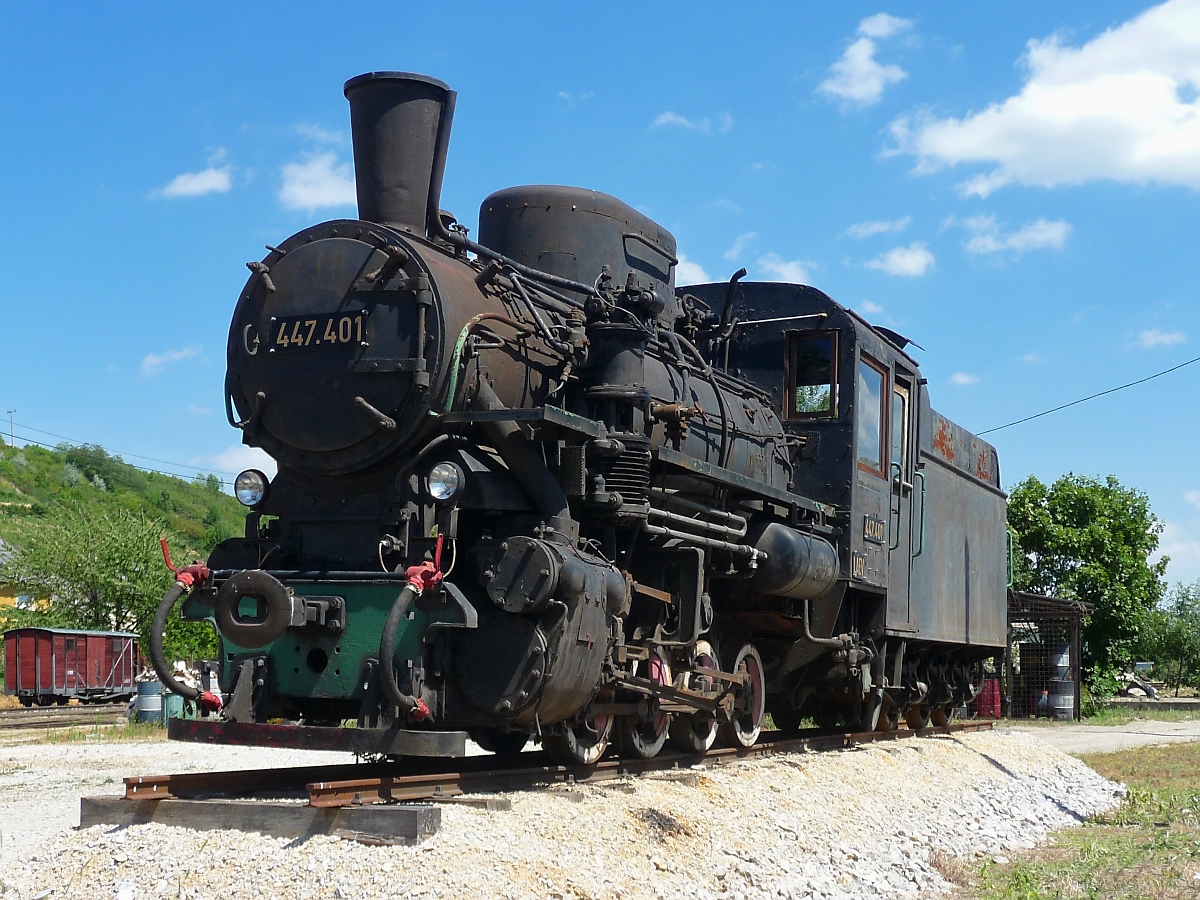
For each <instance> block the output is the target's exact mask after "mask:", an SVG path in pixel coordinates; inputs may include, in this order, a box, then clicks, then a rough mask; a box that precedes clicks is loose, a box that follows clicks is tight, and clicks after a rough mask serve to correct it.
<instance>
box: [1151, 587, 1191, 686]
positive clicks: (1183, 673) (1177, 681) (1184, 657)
mask: <svg viewBox="0 0 1200 900" xmlns="http://www.w3.org/2000/svg"><path fill="white" fill-rule="evenodd" d="M1141 652H1142V655H1143V656H1144V657H1145V658H1146V659H1150V660H1153V662H1154V667H1155V672H1156V673H1157V676H1158V677H1159V678H1161V679H1162V680H1164V681H1166V682H1167V683H1168V684H1173V685H1174V689H1175V691H1176V692H1178V690H1179V686H1180V685H1181V684H1186V685H1189V686H1191V687H1200V581H1197V582H1195V583H1194V584H1177V585H1175V586H1174V587H1173V588H1172V589H1171V591H1170V593H1169V594H1168V596H1167V599H1166V600H1165V601H1164V602H1163V603H1162V605H1160V606H1159V608H1158V609H1156V610H1154V612H1153V614H1152V617H1151V621H1150V626H1149V627H1148V628H1147V629H1146V633H1145V637H1144V641H1143V643H1142V645H1141Z"/></svg>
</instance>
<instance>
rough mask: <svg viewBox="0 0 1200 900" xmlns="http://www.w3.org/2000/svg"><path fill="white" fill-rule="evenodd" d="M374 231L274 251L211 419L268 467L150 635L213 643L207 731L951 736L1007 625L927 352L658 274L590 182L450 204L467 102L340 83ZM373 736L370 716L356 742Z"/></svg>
mask: <svg viewBox="0 0 1200 900" xmlns="http://www.w3.org/2000/svg"><path fill="white" fill-rule="evenodd" d="M345 90H346V96H347V98H348V99H349V101H350V111H351V122H352V130H353V136H354V161H355V169H356V174H357V190H358V201H359V214H360V218H358V219H355V220H339V221H333V222H325V223H323V224H320V225H314V226H312V227H311V228H307V229H305V230H303V231H301V232H300V233H298V234H296V235H293V236H292V237H290V238H288V239H287V240H285V241H283V242H282V243H281V244H279V246H278V247H271V248H268V249H269V250H270V253H269V254H268V255H267V256H266V258H265V259H263V260H262V261H261V262H252V263H250V264H249V268H250V270H251V276H250V279H249V281H248V282H247V284H246V286H245V289H244V290H243V291H242V294H241V296H240V298H239V299H238V303H237V307H236V310H235V311H234V315H233V323H232V326H231V328H230V333H229V345H228V375H227V380H226V394H227V409H228V413H229V419H230V422H231V424H233V425H234V426H235V427H237V428H240V429H241V430H242V435H243V440H244V442H245V443H246V444H249V445H251V446H255V447H261V448H262V449H263V450H265V451H266V452H267V453H269V454H270V455H271V456H272V457H273V458H274V459H275V460H277V462H278V465H279V471H278V474H277V475H275V477H274V478H272V479H268V478H267V477H266V475H264V474H263V473H261V472H257V471H253V470H251V471H248V472H245V473H243V474H242V475H240V476H239V477H238V481H237V485H236V492H237V494H238V497H239V499H240V500H242V502H243V503H245V504H247V505H248V506H250V507H251V508H252V513H251V515H250V516H249V517H248V519H247V530H246V535H245V537H243V538H235V539H231V540H228V541H225V542H223V543H222V544H220V545H219V546H218V547H217V548H216V550H215V551H214V552H213V554H212V556H211V558H210V559H209V561H208V563H207V565H206V566H192V567H189V568H187V569H184V570H180V572H179V580H178V581H177V582H176V586H175V588H174V589H173V590H172V592H171V593H170V594H168V595H167V597H165V598H164V600H163V603H162V605H161V606H160V610H159V616H158V618H157V620H156V628H155V632H156V633H155V635H154V639H153V640H152V645H153V646H152V656H153V657H154V659H155V662H156V666H157V667H158V669H159V674H160V676H161V677H162V678H163V680H164V681H166V682H167V683H168V685H170V686H172V687H173V689H180V690H181V692H183V693H185V694H187V695H189V696H193V695H195V696H196V698H197V699H200V700H201V701H202V705H208V706H210V707H215V704H214V703H213V702H212V698H211V697H207V696H203V697H201V696H199V695H198V692H197V691H194V690H191V689H189V688H187V687H186V686H183V685H173V684H172V681H173V679H172V677H171V673H170V671H168V670H167V668H166V665H165V661H164V660H163V659H162V653H161V632H162V629H163V628H165V627H167V622H168V618H169V613H170V612H171V610H172V609H173V608H174V606H175V605H176V603H177V602H178V600H179V598H180V596H181V595H184V594H185V592H186V598H185V599H184V601H183V603H182V606H181V612H182V615H183V617H184V618H187V619H192V620H208V621H210V622H212V623H213V624H214V625H215V627H216V629H217V631H218V632H219V634H220V639H221V674H220V677H221V687H222V690H223V692H224V696H225V704H224V706H223V708H222V709H221V713H220V720H218V721H213V720H211V719H209V720H202V721H199V722H196V723H177V724H176V725H175V726H174V727H173V735H174V736H176V737H182V738H187V739H192V740H228V741H238V742H244V743H291V744H295V745H299V746H331V747H333V746H340V747H353V748H355V749H360V750H363V749H369V750H374V751H376V752H383V753H389V754H417V755H448V756H452V755H456V754H461V753H462V752H463V746H464V742H465V738H466V737H467V736H468V735H470V736H471V737H473V738H474V739H475V740H477V741H478V742H479V743H480V744H482V745H483V746H484V747H485V748H487V749H490V750H492V751H494V752H496V753H501V754H508V753H514V752H516V751H518V750H520V749H521V748H522V747H523V746H524V745H525V744H526V743H527V742H528V741H529V740H530V739H534V740H540V741H541V742H542V744H543V745H544V746H545V748H546V749H547V750H549V751H550V752H551V753H552V754H553V755H554V756H555V757H556V758H558V759H559V760H560V761H562V762H564V763H571V764H590V763H594V762H595V761H597V760H598V759H599V758H600V757H601V756H602V755H603V754H604V753H605V752H606V750H608V748H609V747H610V746H612V745H615V747H616V750H617V752H619V753H620V754H622V755H625V756H633V757H641V758H649V757H652V756H654V755H655V754H656V753H658V752H659V750H660V749H661V748H662V747H663V746H664V744H665V742H667V741H668V740H669V741H671V742H672V743H673V744H674V745H675V746H677V747H678V748H679V749H680V750H683V751H685V752H690V753H696V752H701V753H702V752H704V751H706V750H707V749H708V748H709V747H711V746H712V745H713V743H714V741H716V740H717V739H718V738H720V739H722V740H723V741H725V742H727V743H731V744H733V745H735V746H737V745H741V746H749V745H750V744H752V743H753V742H754V741H755V740H756V739H757V737H758V734H759V731H760V729H761V728H762V726H763V719H764V716H765V713H767V712H770V713H771V714H772V715H773V718H774V722H775V724H776V726H777V727H778V728H780V729H781V730H785V731H786V730H789V729H795V728H797V727H799V724H800V721H801V719H802V718H804V717H809V716H811V717H813V718H815V719H816V720H817V722H818V723H819V724H822V725H830V726H833V725H842V726H846V727H850V728H854V729H860V730H861V729H864V728H865V729H868V730H869V729H871V728H882V729H889V728H895V727H896V726H897V724H898V721H899V719H900V718H901V717H903V718H905V719H906V720H907V721H908V723H909V724H910V725H911V726H917V727H919V726H921V725H923V724H925V723H928V722H929V721H930V720H931V719H932V720H934V721H935V723H937V724H943V723H944V722H945V720H946V719H947V718H948V717H949V716H950V715H951V714H952V711H953V709H954V708H955V707H956V706H958V705H960V704H962V703H964V702H966V701H968V700H969V699H970V698H971V697H972V695H973V692H974V690H975V688H974V684H975V681H974V673H975V669H976V666H977V664H978V662H979V661H980V660H982V659H983V658H986V657H990V656H992V655H993V654H994V653H995V652H996V649H997V648H998V647H1000V646H1002V645H1003V642H1004V638H1005V621H1004V615H1005V581H1006V542H1005V528H1004V510H1005V498H1004V495H1003V493H1001V491H1000V488H999V472H998V467H997V461H996V454H995V451H994V450H993V449H992V448H991V447H990V446H989V445H987V444H986V443H984V442H983V441H981V440H979V439H978V438H976V437H974V436H972V435H970V434H969V433H967V432H966V431H964V430H963V429H962V428H960V427H959V426H957V425H955V424H953V423H952V422H950V421H948V420H946V419H945V418H944V417H942V416H940V415H939V414H938V413H936V412H935V411H933V409H932V408H931V406H930V401H929V396H928V392H927V390H926V383H925V380H924V379H923V378H922V377H921V373H920V370H919V367H918V365H917V363H916V361H915V360H914V359H913V358H912V357H911V356H909V355H908V353H906V352H905V348H906V346H907V343H908V342H907V341H906V340H905V339H904V338H903V337H901V336H900V335H897V334H895V333H893V332H890V331H888V330H886V329H882V328H874V327H872V326H871V325H870V324H869V323H867V322H866V321H864V320H863V319H862V318H861V317H859V316H858V315H856V314H855V313H853V312H851V311H849V310H847V309H845V308H844V307H842V306H840V305H838V304H837V303H836V302H834V301H833V300H831V299H830V298H829V297H827V296H826V295H825V294H823V293H821V292H820V291H818V290H816V289H814V288H810V287H804V286H797V285H791V284H773V283H746V282H742V281H740V280H739V278H740V276H742V275H744V274H745V273H744V272H740V273H738V274H737V275H735V276H734V277H733V279H731V280H730V281H729V282H728V283H721V284H706V285H694V286H690V287H679V288H677V287H676V286H675V266H676V263H677V261H678V260H677V258H676V247H675V239H674V238H673V237H672V236H671V235H670V234H669V233H668V232H667V231H666V230H664V229H663V228H661V227H660V226H658V225H657V224H656V223H654V222H653V221H651V220H650V219H648V218H647V217H646V216H644V215H642V214H641V213H639V212H637V211H635V210H634V209H632V208H631V207H629V206H627V205H626V204H624V203H622V202H621V201H619V200H617V199H615V198H613V197H609V196H607V195H605V194H600V193H597V192H595V191H590V190H584V189H580V188H569V187H557V186H545V185H542V186H531V187H516V188H509V189H506V190H502V191H499V192H498V193H495V194H493V195H491V196H490V197H488V198H487V199H485V200H484V201H483V204H482V206H481V209H480V220H479V241H478V243H477V242H475V241H473V240H471V239H469V238H468V237H467V229H465V228H463V227H462V226H460V225H459V224H458V223H457V222H456V221H455V219H454V217H453V216H451V215H450V214H448V213H446V212H445V211H443V210H441V209H440V205H439V198H440V192H441V182H442V174H443V171H444V169H445V165H446V157H447V148H448V145H449V137H450V123H451V120H452V117H453V110H454V100H455V94H454V92H453V91H451V90H449V88H447V86H446V85H444V84H442V83H441V82H439V81H436V80H434V79H431V78H426V77H423V76H417V75H409V74H403V73H371V74H367V75H362V76H359V77H358V78H354V79H351V80H350V81H349V82H347V84H346V89H345ZM347 720H353V721H354V724H355V725H356V726H357V727H356V728H344V727H342V726H344V725H347V724H349V722H348V721H347Z"/></svg>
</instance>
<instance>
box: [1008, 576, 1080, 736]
mask: <svg viewBox="0 0 1200 900" xmlns="http://www.w3.org/2000/svg"><path fill="white" fill-rule="evenodd" d="M1094 608H1095V607H1093V606H1092V605H1091V604H1089V603H1082V602H1080V601H1077V600H1063V599H1060V598H1057V597H1044V596H1042V595H1040V594H1030V593H1027V592H1026V591H1011V590H1010V591H1009V592H1008V645H1007V652H1006V653H1005V657H1004V686H1005V690H1004V713H1005V715H1007V716H1008V717H1010V718H1013V719H1024V718H1029V717H1033V716H1045V717H1047V718H1051V719H1064V720H1069V719H1078V718H1079V717H1080V716H1079V714H1080V709H1079V686H1080V682H1081V678H1080V658H1081V652H1082V644H1081V640H1080V632H1081V627H1082V624H1083V620H1084V618H1086V617H1087V616H1088V615H1090V614H1091V613H1092V611H1093V610H1094Z"/></svg>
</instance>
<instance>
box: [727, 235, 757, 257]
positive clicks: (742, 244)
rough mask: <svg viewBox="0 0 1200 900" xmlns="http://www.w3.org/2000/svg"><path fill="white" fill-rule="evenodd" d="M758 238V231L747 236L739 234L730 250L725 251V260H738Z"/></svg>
mask: <svg viewBox="0 0 1200 900" xmlns="http://www.w3.org/2000/svg"><path fill="white" fill-rule="evenodd" d="M756 237H758V232H757V231H747V232H746V233H745V234H739V235H738V236H737V237H736V238H734V239H733V243H732V244H731V245H730V246H729V249H728V250H726V251H725V258H726V259H737V258H738V257H739V256H741V255H742V253H743V251H745V249H746V246H747V245H748V244H749V243H750V242H751V241H752V240H754V239H755V238H756Z"/></svg>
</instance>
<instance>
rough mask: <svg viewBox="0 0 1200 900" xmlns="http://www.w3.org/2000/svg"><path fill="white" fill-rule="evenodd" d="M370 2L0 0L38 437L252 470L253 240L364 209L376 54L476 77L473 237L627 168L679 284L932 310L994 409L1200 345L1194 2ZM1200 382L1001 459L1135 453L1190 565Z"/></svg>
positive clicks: (469, 149)
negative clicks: (670, 244) (229, 395)
mask: <svg viewBox="0 0 1200 900" xmlns="http://www.w3.org/2000/svg"><path fill="white" fill-rule="evenodd" d="M353 10H354V11H353V13H349V12H344V11H342V8H339V7H335V6H331V5H330V4H317V3H304V2H293V3H288V4H275V5H272V4H254V3H246V4H240V5H238V6H236V7H221V6H213V5H207V6H203V7H201V6H190V7H182V6H178V7H177V6H174V5H170V4H135V3H128V4H122V5H121V6H120V7H114V8H108V9H104V8H100V7H99V6H97V5H93V4H86V5H85V4H82V3H81V4H58V5H53V6H52V5H49V4H15V3H14V4H5V5H3V6H0V84H2V90H3V95H2V96H3V118H4V122H5V129H4V133H5V140H3V141H0V172H2V173H3V175H2V177H0V211H2V212H3V213H4V215H3V216H0V266H2V267H3V273H4V277H3V278H2V279H0V336H2V337H3V345H2V346H3V350H2V351H0V413H4V412H5V411H6V410H8V409H10V408H12V409H16V413H15V421H16V422H17V423H18V426H17V429H16V430H17V437H18V443H20V442H21V439H23V438H24V439H35V440H46V441H49V442H50V443H54V442H56V441H57V440H58V438H57V437H53V436H49V435H47V434H45V432H50V433H53V434H54V435H63V436H66V437H68V438H72V439H75V440H82V441H89V442H96V443H100V444H103V445H104V446H106V447H108V448H110V449H112V450H114V451H117V452H120V453H122V454H123V455H124V456H125V458H126V459H127V460H128V461H130V462H135V463H141V464H145V465H152V466H156V467H159V468H164V469H169V470H172V471H177V472H182V473H185V474H187V473H190V472H193V471H195V470H196V469H201V470H205V471H208V470H216V471H218V472H220V473H222V474H225V473H234V472H236V471H237V470H238V469H239V468H241V467H242V466H243V464H244V463H245V462H247V461H248V460H249V459H250V456H249V454H248V453H247V452H246V451H245V450H244V449H243V448H240V447H239V444H238V438H239V435H238V433H237V432H235V431H233V430H232V429H230V428H229V427H228V425H227V424H226V423H225V420H224V414H223V412H222V411H221V403H222V398H221V388H222V378H223V372H224V347H225V339H226V334H227V329H228V323H229V316H230V314H231V312H232V309H233V304H234V301H235V300H236V298H237V295H238V292H239V290H240V289H241V286H242V284H243V282H244V280H245V279H246V277H247V274H248V273H247V272H246V269H245V267H244V264H245V262H246V261H247V260H251V259H258V258H260V257H261V255H262V254H263V245H264V244H267V243H276V242H278V241H280V240H282V239H283V238H284V237H286V236H287V235H289V234H291V233H293V232H295V231H297V230H299V229H301V228H302V227H304V226H305V225H306V224H309V223H311V222H314V221H319V220H323V219H331V218H339V217H348V216H353V215H354V214H355V212H354V204H353V189H352V178H353V173H352V172H351V170H350V165H349V162H350V147H349V142H348V136H349V127H348V107H347V104H346V101H345V99H344V97H343V96H342V92H341V86H342V83H343V82H344V81H345V80H346V79H347V78H349V77H351V76H353V75H356V74H358V73H360V72H365V71H370V70H374V69H399V70H408V71H416V72H423V73H426V74H429V75H433V76H436V77H438V78H441V79H442V80H444V81H446V82H448V83H449V84H450V86H451V87H453V88H454V89H455V90H457V91H458V92H459V101H458V111H457V115H456V120H455V130H454V136H453V138H452V141H451V148H450V159H449V166H448V170H447V174H446V185H445V191H444V194H443V205H444V206H445V207H446V208H448V209H451V210H453V211H454V212H456V213H457V214H458V216H459V217H460V218H461V219H462V220H463V221H464V222H465V223H466V224H468V225H470V226H471V227H472V232H473V233H474V231H475V222H476V218H477V210H478V206H479V202H480V201H481V200H482V199H483V198H484V197H485V196H486V195H487V194H488V193H490V192H491V191H494V190H497V189H500V188H503V187H507V186H510V185H514V184H522V183H530V182H535V183H536V182H549V183H561V184H576V185H582V186H586V187H590V188H595V189H598V190H602V191H605V192H608V193H611V194H615V195H617V196H619V197H621V198H622V199H624V200H626V201H627V202H629V203H631V204H633V205H635V206H637V207H638V208H639V209H641V210H642V211H644V212H646V213H647V214H649V215H651V216H652V217H654V218H655V219H657V220H658V221H660V222H661V223H662V224H663V225H665V226H666V227H667V228H669V229H670V230H671V231H673V232H674V234H675V235H676V237H677V238H678V240H679V244H680V248H681V251H682V253H683V255H684V256H685V258H686V265H685V266H683V270H684V271H683V274H684V275H685V276H689V275H690V276H691V277H693V278H703V277H710V278H712V279H722V280H723V279H725V278H727V277H728V276H729V275H730V274H731V273H732V272H733V271H734V270H735V269H737V268H738V267H739V266H742V265H745V266H746V267H747V268H748V269H749V270H750V277H751V278H760V279H784V280H799V281H804V282H807V283H810V284H813V285H816V286H818V287H820V288H821V289H823V290H824V291H826V292H827V293H829V294H830V295H832V296H833V297H834V298H836V299H838V300H839V301H841V302H842V303H844V304H846V305H847V306H851V307H853V308H855V309H857V310H859V311H860V312H862V313H863V314H864V315H866V316H867V317H868V318H869V319H871V320H872V321H875V322H877V323H879V324H884V325H888V326H890V327H892V328H895V329H896V330H898V331H900V332H901V333H903V334H906V335H908V336H910V337H911V338H913V339H914V340H915V341H917V342H918V343H919V344H921V345H922V346H923V347H924V348H925V350H924V351H921V352H918V353H917V356H918V358H919V359H920V361H921V362H922V366H923V371H924V373H925V375H926V377H928V379H929V389H930V392H931V396H932V398H933V403H934V405H935V406H936V407H937V408H939V409H940V410H942V411H943V412H944V413H946V414H947V415H949V416H950V417H951V418H953V419H955V420H956V421H958V422H960V423H961V424H963V425H964V426H966V427H967V428H970V429H972V430H975V431H980V430H983V429H987V428H991V427H994V426H997V425H1002V424H1004V423H1005V422H1009V421H1011V420H1014V419H1017V418H1020V417H1022V416H1024V415H1028V414H1030V413H1033V412H1037V411H1039V410H1042V409H1045V408H1047V407H1051V406H1055V405H1058V404H1060V403H1065V402H1068V401H1070V400H1073V399H1075V398H1077V397H1080V396H1084V395H1086V394H1090V393H1093V392H1096V391H1099V390H1103V389H1105V388H1109V387H1113V386H1115V385H1118V384H1122V383H1124V382H1127V381H1131V380H1134V379H1136V378H1140V377H1143V376H1145V375H1149V374H1152V373H1154V372H1157V371H1159V370H1161V369H1165V368H1167V367H1169V366H1172V365H1175V364H1177V363H1180V362H1183V361H1185V360H1188V359H1191V358H1193V357H1195V356H1200V349H1197V348H1198V347H1200V312H1198V310H1197V303H1196V294H1197V286H1198V282H1200V253H1198V252H1197V250H1198V247H1197V236H1198V228H1197V223H1198V221H1200V202H1198V194H1197V190H1198V189H1200V103H1198V102H1197V94H1198V89H1200V2H1195V0H1190V2H1179V0H1172V2H1168V3H1165V4H1162V5H1157V6H1151V5H1148V4H1146V3H1132V2H1096V0H1091V2H1086V3H1084V2H1073V3H1054V4H1047V3H1032V2H1009V3H1004V4H988V5H984V4H964V3H949V2H924V3H913V2H908V3H884V4H878V3H869V4H860V3H842V4H799V3H795V4H782V3H776V4H768V3H761V4H728V3H725V4H716V3H687V4H684V3H661V4H632V3H631V4H614V3H604V4H594V5H590V6H584V5H582V4H561V3H558V4H552V3H510V4H471V3H467V4H457V5H451V6H446V5H444V4H443V5H440V6H437V5H433V4H415V3H405V4H398V3H377V4H372V3H361V4H357V5H355V6H354V7H353ZM1198 383H1200V364H1197V365H1195V366H1191V367H1187V368H1184V369H1182V370H1180V371H1179V372H1176V373H1173V374H1171V375H1167V376H1165V377H1163V378H1161V379H1157V380H1155V381H1153V382H1151V383H1149V384H1147V385H1143V386H1140V387H1137V388H1133V389H1131V390H1128V391H1123V392H1121V393H1118V394H1115V395H1112V396H1109V397H1105V398H1101V399H1098V400H1095V401H1092V402H1090V403H1087V404H1083V405H1081V406H1077V407H1074V408H1072V409H1069V410H1066V411H1063V412H1060V413H1057V414H1055V415H1052V416H1047V417H1045V418H1042V419H1039V420H1037V421H1035V422H1030V423H1027V424H1023V425H1019V426H1016V427H1013V428H1009V429H1006V430H1003V431H999V432H997V433H995V434H993V435H991V436H990V439H991V440H993V441H994V442H995V444H996V446H997V447H998V449H999V452H1000V460H1001V474H1002V477H1003V481H1004V483H1005V485H1006V486H1011V485H1012V484H1014V483H1015V482H1016V481H1017V480H1019V479H1021V478H1023V477H1025V476H1026V475H1029V474H1035V475H1037V476H1039V477H1040V478H1042V479H1044V480H1053V479H1054V478H1057V477H1058V476H1059V475H1061V474H1063V473H1065V472H1068V471H1071V472H1076V473H1081V474H1087V475H1094V476H1101V477H1102V476H1105V475H1108V474H1113V475H1116V476H1117V477H1118V478H1119V479H1120V480H1121V481H1122V482H1123V483H1125V484H1127V485H1131V486H1135V487H1138V488H1140V489H1142V490H1144V491H1146V492H1147V493H1148V494H1149V496H1150V499H1151V502H1152V505H1153V508H1154V510H1155V512H1156V513H1157V514H1158V515H1159V516H1160V517H1161V518H1162V519H1163V520H1164V521H1165V522H1166V523H1167V530H1166V532H1165V534H1164V536H1163V548H1164V550H1165V551H1166V552H1167V553H1169V554H1170V556H1171V557H1172V564H1171V567H1170V570H1169V576H1170V577H1171V578H1172V579H1174V580H1189V581H1190V580H1192V579H1194V578H1197V577H1200V470H1198V468H1197V466H1196V464H1195V461H1194V457H1195V455H1196V454H1195V450H1196V447H1197V446H1198V445H1200V426H1198V424H1197V422H1196V416H1195V415H1194V411H1195V409H1196V403H1195V401H1194V399H1193V398H1194V397H1195V393H1196V386H1197V384H1198ZM7 421H8V417H7V414H6V413H5V414H4V423H5V426H7ZM33 429H40V431H34V430H33ZM5 430H6V431H7V428H6V429H5ZM141 457H149V458H152V459H155V460H161V461H168V462H170V463H174V464H176V465H173V466H165V465H161V464H160V463H158V462H150V461H148V460H147V459H144V458H141Z"/></svg>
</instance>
